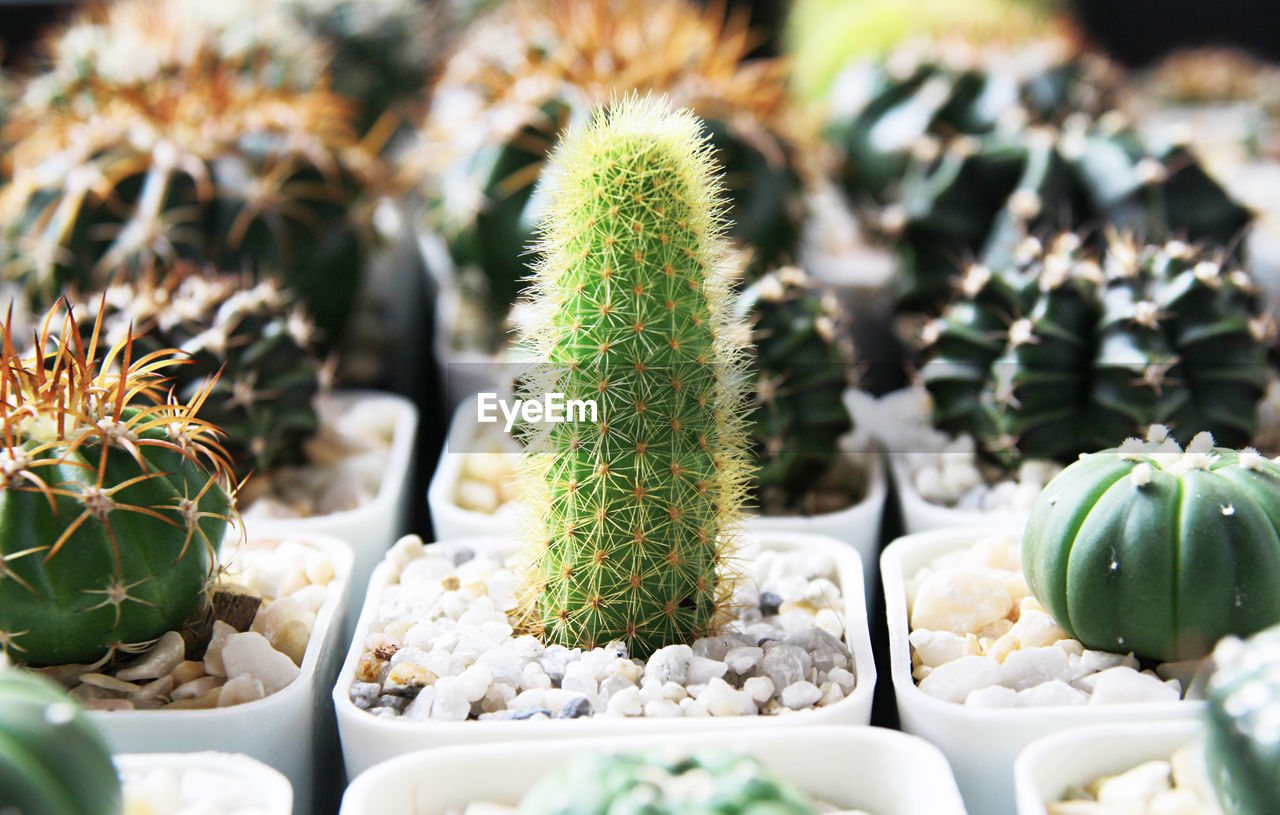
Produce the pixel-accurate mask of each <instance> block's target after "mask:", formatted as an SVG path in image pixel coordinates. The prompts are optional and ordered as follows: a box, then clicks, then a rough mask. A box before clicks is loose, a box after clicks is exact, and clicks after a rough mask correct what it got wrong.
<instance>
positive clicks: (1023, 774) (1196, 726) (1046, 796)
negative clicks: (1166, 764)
mask: <svg viewBox="0 0 1280 815" xmlns="http://www.w3.org/2000/svg"><path fill="white" fill-rule="evenodd" d="M1203 732H1204V725H1203V724H1202V723H1201V722H1200V721H1199V720H1196V719H1189V720H1175V721H1167V722H1150V723H1143V724H1114V725H1097V726H1094V727H1077V728H1073V729H1071V730H1066V731H1063V732H1062V733H1058V734H1056V735H1053V736H1048V737H1046V738H1043V739H1039V740H1037V741H1035V742H1033V743H1032V744H1031V745H1030V746H1028V747H1027V748H1026V749H1025V750H1023V751H1022V753H1021V754H1020V755H1019V756H1018V760H1017V761H1016V762H1015V763H1014V765H1013V774H1014V778H1015V779H1016V785H1017V796H1018V815H1046V806H1045V805H1046V804H1047V803H1050V802H1053V801H1061V800H1062V797H1063V796H1064V795H1065V794H1066V792H1067V790H1068V789H1070V788H1071V787H1083V786H1085V785H1086V784H1088V783H1089V782H1091V781H1093V780H1094V779H1096V778H1100V777H1102V776H1104V775H1116V774H1118V773H1122V772H1125V771H1126V770H1130V769H1133V768H1134V767H1136V766H1138V765H1139V764H1142V763H1144V762H1147V761H1158V760H1161V761H1162V760H1168V758H1169V757H1170V756H1171V755H1173V754H1174V753H1176V752H1177V751H1178V750H1180V749H1182V748H1183V747H1186V746H1187V745H1189V744H1191V743H1192V742H1195V741H1197V740H1198V739H1199V738H1200V736H1201V735H1202V734H1203Z"/></svg>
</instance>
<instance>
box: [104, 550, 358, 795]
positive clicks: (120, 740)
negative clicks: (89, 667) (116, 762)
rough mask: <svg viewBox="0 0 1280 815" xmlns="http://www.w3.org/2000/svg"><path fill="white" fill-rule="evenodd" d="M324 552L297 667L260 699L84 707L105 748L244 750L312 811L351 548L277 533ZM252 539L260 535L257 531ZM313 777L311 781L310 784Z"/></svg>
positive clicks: (328, 751) (326, 754)
mask: <svg viewBox="0 0 1280 815" xmlns="http://www.w3.org/2000/svg"><path fill="white" fill-rule="evenodd" d="M280 537H282V538H290V539H294V540H299V541H302V542H304V543H306V544H308V545H310V546H313V547H315V548H317V549H319V550H320V551H322V552H324V553H325V554H326V555H327V556H328V557H329V559H330V561H331V562H332V564H333V570H334V577H333V579H332V580H331V581H330V582H329V584H328V586H327V587H326V592H325V599H324V602H323V603H322V604H321V605H320V608H319V610H318V611H317V612H316V620H315V625H314V627H313V628H312V631H311V637H310V639H309V640H308V642H307V648H306V651H305V653H304V655H303V659H302V664H301V666H299V667H300V669H301V673H299V675H298V677H297V678H296V679H294V680H293V682H291V683H290V684H289V685H288V686H287V687H285V688H283V689H281V690H279V691H277V692H276V693H273V694H271V695H270V696H267V697H265V698H263V699H258V700H256V701H253V702H246V703H244V704H240V705H233V706H231V707H224V708H213V709H209V710H117V711H90V712H89V713H88V714H87V715H88V716H89V718H90V720H91V721H92V722H93V724H94V725H95V726H96V727H97V728H98V730H99V731H100V732H101V733H102V735H103V737H104V738H105V739H106V741H107V745H108V746H109V747H110V748H111V751H112V752H113V753H189V752H195V751H205V750H216V751H222V752H229V753H244V754H245V755H248V756H250V757H252V758H255V759H257V760H259V761H261V762H263V763H265V764H268V765H270V766H271V767H274V768H275V769H276V770H278V771H280V772H281V773H283V774H284V775H285V776H286V777H287V778H288V780H289V782H290V783H291V784H292V785H293V790H294V803H293V813H294V815H313V813H315V812H316V811H318V810H317V807H316V805H315V803H313V800H314V798H315V793H316V791H317V789H319V785H327V784H328V782H329V779H328V778H326V777H324V776H319V777H318V774H317V773H316V769H317V768H318V767H320V766H322V765H324V764H325V763H327V762H330V761H332V760H333V759H334V758H335V756H334V755H333V747H334V744H333V717H332V705H331V704H330V703H329V699H328V695H329V690H330V688H331V687H332V681H333V677H334V676H335V675H336V671H337V666H338V663H339V661H340V660H341V658H342V647H343V645H344V644H345V641H344V640H343V641H340V634H339V632H340V630H341V626H342V620H343V618H344V615H345V613H346V608H347V603H348V601H349V591H350V587H351V584H350V576H351V563H352V556H351V549H350V547H349V546H348V545H347V544H346V543H344V542H343V541H340V540H337V539H335V538H332V537H328V536H324V535H319V534H315V533H310V534H294V535H282V536H280ZM251 538H252V539H253V540H264V539H266V538H267V536H266V535H265V534H263V533H261V532H259V531H254V532H253V533H252V534H251ZM317 782H319V783H317Z"/></svg>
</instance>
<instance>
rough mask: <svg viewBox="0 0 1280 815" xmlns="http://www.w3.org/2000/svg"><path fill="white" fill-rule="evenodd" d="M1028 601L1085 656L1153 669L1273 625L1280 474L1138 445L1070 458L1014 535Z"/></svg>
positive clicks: (1278, 585)
mask: <svg viewBox="0 0 1280 815" xmlns="http://www.w3.org/2000/svg"><path fill="white" fill-rule="evenodd" d="M1022 569H1023V574H1024V576H1025V577H1026V580H1027V586H1028V587H1029V588H1030V589H1031V593H1032V594H1034V595H1035V598H1036V599H1037V600H1039V601H1040V603H1041V605H1043V606H1044V607H1045V609H1046V610H1048V611H1049V613H1050V614H1052V615H1053V618H1054V619H1055V620H1056V621H1057V622H1058V625H1060V626H1062V628H1063V630H1065V631H1066V632H1067V633H1068V634H1070V635H1071V636H1072V637H1073V638H1075V639H1077V640H1079V641H1080V642H1082V643H1084V645H1085V647H1086V648H1092V649H1097V650H1105V651H1120V652H1125V651H1131V652H1133V653H1134V654H1135V655H1137V656H1138V657H1139V658H1143V659H1153V660H1159V661H1162V662H1165V661H1173V660H1184V659H1196V658H1199V657H1202V656H1204V655H1205V654H1206V653H1208V651H1209V649H1211V648H1212V647H1213V645H1214V643H1216V642H1217V641H1218V640H1219V639H1220V638H1222V637H1224V636H1226V635H1228V634H1235V635H1238V636H1246V635H1249V634H1253V633H1254V632H1256V631H1260V630H1262V629H1263V628H1266V627H1267V626H1270V625H1274V624H1276V623H1277V622H1280V463H1276V462H1274V461H1271V460H1270V459H1267V458H1264V457H1263V456H1261V455H1260V454H1259V453H1258V452H1257V451H1256V450H1252V449H1246V450H1243V451H1241V452H1236V451H1234V450H1230V449H1226V448H1220V447H1214V446H1213V437H1212V436H1211V435H1210V434H1209V433H1200V434H1198V435H1197V436H1196V437H1195V438H1194V439H1192V440H1191V443H1190V444H1189V445H1187V447H1186V450H1185V452H1184V451H1183V449H1182V448H1181V447H1179V445H1178V443H1177V442H1175V441H1174V440H1173V438H1172V437H1171V436H1168V435H1167V430H1166V429H1165V428H1164V427H1162V426H1160V425H1156V426H1154V427H1152V428H1151V430H1150V432H1149V433H1148V435H1147V439H1146V441H1145V442H1144V441H1142V440H1141V439H1137V438H1134V439H1129V440H1127V441H1125V442H1124V443H1123V444H1121V445H1120V446H1119V447H1113V448H1111V449H1109V450H1104V451H1102V452H1099V453H1092V454H1088V455H1085V456H1083V457H1081V459H1080V460H1079V461H1077V462H1075V463H1074V464H1072V465H1070V466H1069V467H1067V468H1066V469H1065V470H1063V471H1062V472H1061V473H1059V474H1058V476H1057V477H1056V478H1054V479H1053V480H1052V481H1050V482H1049V485H1048V486H1046V487H1045V489H1044V492H1042V493H1041V494H1040V497H1039V498H1037V499H1036V502H1035V504H1033V505H1032V507H1031V515H1030V517H1029V519H1028V521H1027V527H1026V531H1025V532H1024V533H1023V538H1022Z"/></svg>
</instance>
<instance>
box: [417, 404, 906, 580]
mask: <svg viewBox="0 0 1280 815" xmlns="http://www.w3.org/2000/svg"><path fill="white" fill-rule="evenodd" d="M846 402H849V403H850V404H851V405H852V404H862V403H868V402H874V399H873V398H872V397H870V396H867V395H866V394H862V393H860V392H858V391H850V392H848V393H847V394H846ZM484 433H495V434H496V433H501V425H496V424H495V425H487V426H482V425H481V424H480V422H479V421H477V414H476V398H475V396H474V395H473V396H470V397H468V398H466V399H464V400H463V401H462V403H461V404H460V405H459V406H458V409H457V410H456V411H455V412H454V414H453V420H452V421H451V422H450V424H449V435H448V438H447V439H446V441H445V446H444V449H443V450H441V451H440V460H439V462H438V463H437V464H436V470H435V474H434V475H433V476H432V477H431V484H430V486H429V487H428V488H427V506H428V508H429V509H430V511H431V525H432V527H433V528H434V530H435V536H436V540H456V539H458V538H471V537H492V536H499V535H506V534H510V532H511V530H512V528H513V525H514V524H516V523H518V520H519V519H518V518H513V517H511V516H510V515H508V514H504V513H497V514H494V513H487V512H477V511H475V510H471V509H463V508H462V507H460V506H458V503H457V500H456V498H455V496H456V495H457V487H458V479H459V477H460V475H461V471H462V462H463V454H465V453H467V452H468V451H471V450H474V449H476V445H475V443H474V442H475V440H476V439H477V438H481V437H482V436H481V434H484ZM495 455H498V454H495ZM507 455H510V456H512V458H513V466H514V461H515V460H518V458H519V453H515V452H513V453H510V454H507ZM849 455H852V456H854V457H856V460H857V466H858V468H859V469H860V470H862V471H863V472H865V473H867V476H868V478H867V493H866V495H865V496H864V497H863V499H862V500H861V501H859V502H858V503H856V504H854V505H853V506H849V507H845V508H844V509H841V510H837V511H835V512H826V513H822V514H820V515H778V516H762V515H753V516H751V517H749V518H748V519H747V531H748V532H749V533H762V532H786V531H793V532H805V533H808V534H812V535H825V536H827V537H831V538H835V539H836V540H838V541H842V542H844V543H846V544H848V545H850V546H852V547H853V548H854V549H855V550H857V552H858V555H859V556H860V557H861V558H862V573H863V576H864V580H865V585H864V590H865V592H866V594H867V595H868V596H870V594H871V591H870V590H871V588H872V585H871V584H872V581H874V580H875V574H876V567H877V561H878V556H879V548H880V523H881V519H882V518H883V516H884V502H885V496H886V495H887V493H888V488H887V486H886V484H885V477H884V467H883V465H882V464H881V458H882V455H881V454H880V453H878V452H865V453H852V454H849Z"/></svg>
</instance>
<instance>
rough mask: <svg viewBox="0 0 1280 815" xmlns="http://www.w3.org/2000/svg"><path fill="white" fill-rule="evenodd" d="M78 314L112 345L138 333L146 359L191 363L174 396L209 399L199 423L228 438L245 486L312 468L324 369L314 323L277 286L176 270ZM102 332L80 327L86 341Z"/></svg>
mask: <svg viewBox="0 0 1280 815" xmlns="http://www.w3.org/2000/svg"><path fill="white" fill-rule="evenodd" d="M77 312H78V313H82V314H84V315H88V316H90V317H92V316H98V315H100V316H101V318H102V332H103V335H104V337H105V338H106V339H107V341H108V342H116V341H120V340H123V339H124V338H125V337H126V336H128V334H129V332H130V331H132V332H133V334H134V336H135V340H134V343H135V347H137V348H139V349H141V350H142V351H157V350H160V349H162V348H176V349H177V350H179V351H182V352H183V353H184V354H187V355H188V364H185V365H178V366H175V367H174V368H173V369H171V370H170V371H169V372H168V373H169V376H170V377H171V378H172V383H173V386H174V389H175V390H176V392H177V394H178V396H179V398H182V399H193V398H195V396H196V395H197V394H198V393H200V392H202V391H207V393H206V395H205V396H204V401H203V403H202V405H201V408H200V416H201V418H203V419H205V420H206V421H208V422H209V423H210V424H212V425H213V426H215V427H217V428H218V429H220V430H221V431H222V432H223V434H224V438H223V440H222V447H223V449H224V450H225V451H226V453H227V455H228V456H229V457H230V459H231V462H232V464H233V465H234V467H235V470H236V474H237V476H239V477H244V476H246V475H248V474H249V473H250V472H251V471H257V472H262V471H265V470H269V469H271V468H272V467H276V466H280V465H288V464H298V463H300V462H302V461H303V460H304V455H303V443H304V442H306V440H307V439H309V438H310V437H311V436H313V435H314V434H315V433H316V431H317V430H318V429H319V419H318V417H317V415H316V408H315V399H316V396H317V394H318V393H319V392H320V390H321V385H322V378H323V377H322V373H323V366H322V365H321V363H320V360H319V358H318V357H317V355H316V348H315V343H314V341H313V334H314V331H313V328H312V325H311V321H310V319H309V318H308V317H307V315H306V313H305V311H304V309H303V308H302V306H301V305H300V304H299V303H297V302H296V300H295V298H294V297H293V296H292V294H291V293H289V292H287V291H284V290H282V289H281V288H280V284H279V283H278V282H277V281H276V280H274V279H272V278H271V277H269V276H268V277H265V278H264V279H262V280H260V281H259V282H257V283H254V282H253V281H252V279H250V277H249V276H247V275H244V274H239V273H237V274H228V273H222V274H219V273H217V272H215V271H213V270H211V269H202V268H200V267H198V266H196V265H194V264H190V263H177V264H175V265H174V266H173V267H172V268H171V269H169V270H167V271H166V272H164V273H163V275H162V274H161V273H159V272H158V271H156V270H150V271H148V272H147V273H145V274H143V275H142V276H140V277H138V278H137V279H134V280H125V281H121V282H119V283H116V284H114V285H112V286H109V287H108V288H107V289H106V291H105V292H103V293H102V294H101V295H95V296H94V297H91V298H88V299H87V300H86V301H85V302H84V303H82V304H80V305H79V307H78V308H77ZM93 325H94V320H93V319H85V318H81V320H80V326H81V330H82V331H83V330H85V328H86V327H89V328H92V326H93Z"/></svg>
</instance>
